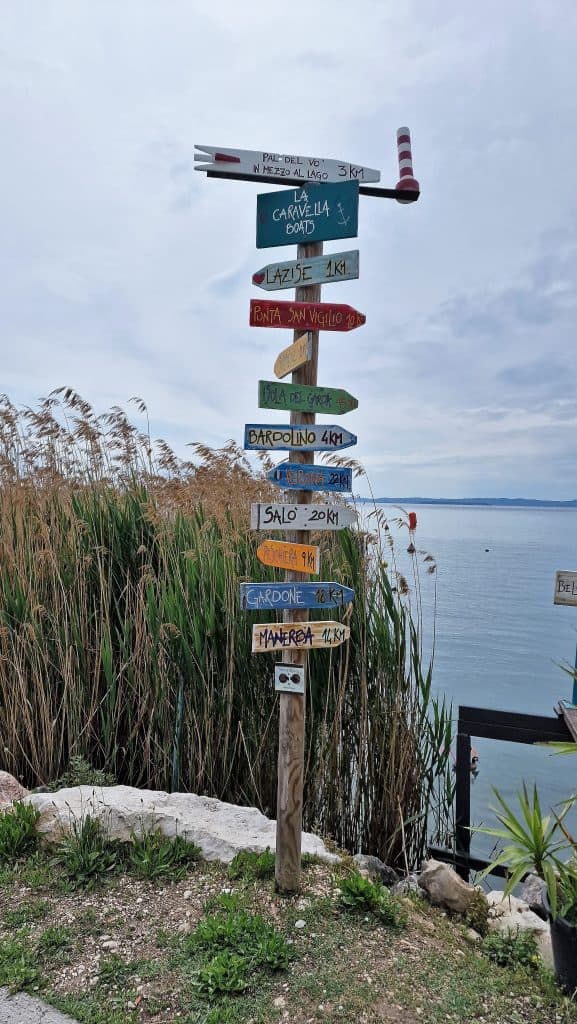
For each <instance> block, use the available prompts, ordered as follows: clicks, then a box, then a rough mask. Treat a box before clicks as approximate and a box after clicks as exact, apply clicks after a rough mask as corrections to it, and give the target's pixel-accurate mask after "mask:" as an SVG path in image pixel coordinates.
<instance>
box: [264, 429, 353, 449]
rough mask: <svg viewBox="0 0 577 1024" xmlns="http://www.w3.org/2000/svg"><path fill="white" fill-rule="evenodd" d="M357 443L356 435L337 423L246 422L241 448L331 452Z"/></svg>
mask: <svg viewBox="0 0 577 1024" xmlns="http://www.w3.org/2000/svg"><path fill="white" fill-rule="evenodd" d="M356 443H357V437H356V434H351V432H350V430H345V429H344V428H343V427H339V426H338V424H336V423H329V424H328V425H327V424H324V423H284V424H278V423H273V424H270V423H247V424H246V426H245V428H244V447H245V449H247V450H248V451H254V452H266V451H271V450H272V451H274V450H276V451H292V450H293V449H294V450H295V451H300V452H315V451H325V452H334V451H336V450H337V449H338V448H350V446H351V445H353V444H356Z"/></svg>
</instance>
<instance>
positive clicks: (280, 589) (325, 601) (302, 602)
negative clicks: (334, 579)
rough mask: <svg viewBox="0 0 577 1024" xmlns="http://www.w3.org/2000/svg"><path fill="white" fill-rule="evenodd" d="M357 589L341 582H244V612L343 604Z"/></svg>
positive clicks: (334, 606) (242, 590) (336, 606)
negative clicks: (352, 588) (344, 585)
mask: <svg viewBox="0 0 577 1024" xmlns="http://www.w3.org/2000/svg"><path fill="white" fill-rule="evenodd" d="M354 597H355V592H354V590H351V588H350V587H343V586H341V584H340V583H241V584H240V606H241V608H242V610H243V611H245V612H252V611H254V612H257V611H262V610H263V609H265V608H344V606H345V605H347V604H350V602H351V601H353V600H354Z"/></svg>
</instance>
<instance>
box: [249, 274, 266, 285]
mask: <svg viewBox="0 0 577 1024" xmlns="http://www.w3.org/2000/svg"><path fill="white" fill-rule="evenodd" d="M263 281H264V274H253V275H252V283H253V284H262V282H263Z"/></svg>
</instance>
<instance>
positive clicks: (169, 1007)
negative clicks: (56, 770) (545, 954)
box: [0, 864, 577, 1024]
mask: <svg viewBox="0 0 577 1024" xmlns="http://www.w3.org/2000/svg"><path fill="white" fill-rule="evenodd" d="M23 870H24V864H20V865H19V866H18V867H17V868H16V869H15V872H14V875H15V884H14V886H13V887H12V888H11V889H10V890H9V891H6V892H5V893H4V894H3V899H4V901H5V902H4V906H3V910H4V909H6V910H10V911H19V910H21V909H23V910H24V912H25V914H26V915H27V916H28V918H30V917H31V918H32V920H30V919H29V920H28V923H27V924H26V925H25V926H23V927H21V928H18V929H17V930H14V928H13V927H12V926H11V925H10V924H7V923H6V922H5V921H4V918H3V917H2V918H1V919H0V984H4V985H7V986H9V987H10V988H12V989H13V990H17V989H25V990H27V991H30V992H32V993H35V992H39V993H40V994H42V996H43V997H44V998H46V999H47V1000H48V1001H49V1002H51V1003H52V1004H54V1005H56V1006H58V1008H60V1009H61V1010H62V1011H66V1012H68V1013H69V1014H71V1015H73V1018H74V1019H76V1020H78V1021H80V1024H110V1022H114V1024H133V1022H136V1021H137V1020H142V1019H147V1020H150V1021H151V1024H161V1022H162V1024H165V1022H168V1021H170V1022H171V1024H172V1022H173V1021H174V1022H176V1021H179V1022H180V1024H182V1022H188V1024H206V1022H207V1021H213V1022H218V1021H223V1022H225V1024H249V1022H252V1024H274V1022H275V1021H282V1020H283V1019H287V1020H297V1021H301V1020H302V1021H305V1020H314V1021H318V1022H319V1024H320V1021H327V1022H334V1024H336V1022H339V1024H359V1022H360V1021H365V1022H366V1024H377V1022H380V1021H382V1020H387V1014H389V1013H393V1017H392V1019H393V1020H394V1021H395V1024H397V1021H396V1019H395V1016H394V1014H397V1017H398V1020H399V1021H400V1020H407V1021H411V1024H413V1022H414V1021H417V1020H423V1021H426V1022H427V1024H461V1022H465V1021H471V1022H472V1021H476V1020H480V1019H483V1021H484V1022H485V1024H504V1022H505V1021H506V1022H507V1024H544V1021H547V1022H549V1021H551V1022H552V1024H553V1022H555V1024H577V1006H576V1005H575V1004H571V1003H570V1002H569V1001H567V1000H566V999H564V998H563V997H562V995H561V994H560V993H559V991H558V989H557V988H556V986H555V985H554V984H553V981H552V978H551V976H550V975H549V974H548V973H547V972H546V971H545V970H544V969H543V968H542V967H536V966H535V965H534V964H533V963H532V962H530V951H527V950H525V951H523V950H521V948H520V946H519V945H518V944H517V948H516V949H513V953H512V955H511V954H510V952H509V953H508V954H507V957H504V956H503V949H504V946H505V944H504V943H503V942H502V941H501V942H500V943H499V947H500V948H499V950H498V951H497V959H498V960H500V962H503V963H506V965H505V966H499V964H498V963H497V962H496V959H495V958H493V959H489V956H488V955H487V954H486V953H485V952H483V951H482V950H481V949H480V947H475V948H472V947H470V946H469V945H468V944H467V943H466V942H465V941H464V940H463V938H462V930H463V929H462V926H461V925H457V924H455V922H454V921H451V920H449V919H448V918H446V917H444V916H443V915H442V914H441V913H440V912H439V911H437V910H435V909H434V908H433V909H432V908H430V907H429V906H428V905H427V904H426V903H425V902H424V901H422V900H420V901H404V903H403V909H404V910H405V912H406V914H407V918H408V920H407V923H406V927H405V928H404V929H403V931H402V932H399V931H397V930H395V929H394V928H393V929H391V928H389V927H386V926H385V925H384V924H383V922H382V920H381V918H380V915H379V914H378V913H377V914H375V912H374V905H373V903H374V899H375V898H376V906H377V908H378V906H379V901H380V897H381V893H380V890H379V887H378V886H376V887H375V889H371V888H367V887H366V886H360V885H359V884H357V883H355V884H353V885H351V884H350V883H351V878H354V876H353V875H351V873H350V870H347V869H345V868H344V867H343V868H339V869H333V868H327V867H323V866H320V867H319V868H318V870H317V871H315V873H314V878H312V877H311V878H308V879H307V880H306V881H305V887H304V891H303V893H302V895H301V897H299V898H291V899H286V898H285V897H281V896H278V895H276V894H275V893H274V889H273V887H272V886H271V885H270V883H269V882H268V881H266V880H265V881H264V882H257V881H255V880H254V879H239V880H237V882H236V883H235V891H234V892H226V891H225V892H223V891H222V889H223V888H226V887H227V886H228V885H229V884H230V880H229V879H228V875H227V870H226V868H225V867H224V866H219V865H215V864H211V865H208V864H202V865H201V866H200V867H199V869H197V870H196V871H195V872H193V873H192V874H191V876H190V880H189V879H188V878H187V880H186V883H181V885H186V886H189V887H190V888H191V890H192V894H193V895H192V897H191V898H187V900H186V901H185V903H184V904H182V903H180V902H179V896H178V889H176V888H175V887H174V886H173V885H172V883H171V882H169V881H167V880H164V881H162V880H160V881H159V880H156V881H155V882H154V883H150V882H148V881H146V882H143V881H142V880H139V879H135V878H134V876H132V875H131V874H130V873H125V874H124V875H122V876H112V877H111V879H110V882H109V884H108V885H107V886H105V887H103V888H101V889H100V890H98V892H97V893H94V892H93V891H92V890H90V891H89V892H88V893H87V894H86V895H84V894H83V893H82V891H81V892H80V893H79V892H77V891H74V892H72V893H70V894H62V893H61V892H60V890H59V888H58V886H57V885H56V884H54V885H53V886H52V888H51V889H50V890H49V891H48V892H47V893H46V894H45V895H44V896H43V902H44V901H45V902H46V903H47V904H48V913H47V915H46V916H45V917H42V918H41V917H40V915H39V913H38V914H37V913H36V912H35V911H34V909H33V911H32V913H30V905H31V904H32V907H33V908H34V904H35V903H38V901H36V900H31V898H30V895H29V894H28V895H26V896H24V895H23V894H22V893H21V889H20V873H21V872H22V871H23ZM335 872H336V873H335ZM347 879H348V881H349V885H348V886H344V892H345V893H347V894H348V895H349V896H351V897H354V899H353V904H352V905H351V906H349V907H343V905H342V903H341V896H342V895H343V892H342V889H341V886H339V883H342V882H345V881H347ZM365 881H366V880H365ZM158 890H159V891H158ZM375 893H376V897H375ZM137 898H138V899H143V903H142V904H136V899H137ZM148 900H151V901H154V907H155V908H156V909H155V910H154V912H153V911H152V910H151V909H148V912H147V913H145V914H142V920H141V921H140V920H139V919H138V918H137V916H136V912H135V908H136V906H142V907H143V908H146V906H147V901H148ZM8 901H9V902H8ZM87 902H88V903H90V905H87ZM152 905H153V903H150V904H149V906H150V907H152ZM203 906H204V908H205V909H204V910H203ZM184 907H186V908H187V909H188V908H192V909H193V921H194V923H192V922H191V927H192V930H191V932H190V933H188V934H187V933H182V932H181V931H180V930H178V931H177V930H176V928H177V925H179V924H180V923H185V922H187V921H188V920H190V919H189V918H186V916H185V913H184ZM197 914H200V915H201V916H200V918H197V917H196V915H197ZM64 915H65V918H66V923H64ZM299 918H301V919H302V920H303V921H304V927H299V928H298V929H297V928H295V924H296V922H297V920H298V919H299ZM425 919H426V920H425ZM135 924H136V925H137V930H136V932H134V933H133V931H132V927H131V926H132V925H135ZM425 924H426V927H425V926H424V925H425ZM104 932H109V933H110V934H111V935H113V936H114V938H118V939H119V941H120V942H121V950H119V952H117V953H109V952H107V951H105V950H104V949H103V948H101V947H100V944H99V941H100V940H99V937H100V936H102V935H103V933H104ZM93 937H96V943H89V941H88V940H89V939H90V938H93ZM155 939H156V946H155V949H154V950H153V951H152V952H147V953H146V954H145V955H143V953H142V950H143V946H142V943H143V942H144V943H145V944H146V945H147V946H149V945H150V944H151V943H154V942H155ZM514 945H515V944H514ZM88 950H90V952H89V953H88ZM97 951H99V952H100V961H99V967H98V972H97V976H96V979H95V980H96V987H95V988H91V987H90V986H87V987H86V988H85V990H83V991H82V992H79V993H77V994H74V995H72V994H68V995H65V994H64V993H63V991H62V988H61V986H62V980H63V971H62V965H63V963H64V962H66V964H67V965H68V964H69V965H70V966H71V967H72V968H73V969H74V967H75V965H76V964H78V963H83V964H86V963H87V962H89V963H90V964H91V965H92V967H93V970H95V969H96V968H95V964H96V961H95V957H94V954H95V952H97ZM488 952H489V951H487V953H488ZM527 952H528V956H529V962H525V961H526V959H527V958H526V956H525V953H527ZM87 957H88V961H87ZM145 957H146V958H145ZM72 977H74V974H72ZM137 979H140V982H139V981H137ZM141 983H142V986H143V989H142V990H143V991H144V993H145V995H144V998H143V1001H142V1002H141V1003H140V1005H139V1007H138V1009H137V1010H133V1009H131V1008H130V1006H129V1005H128V1004H129V1002H131V1001H132V1002H134V1001H135V1000H136V999H137V998H138V990H137V986H139V988H140V984H141ZM279 998H280V1003H279ZM319 1007H322V1010H321V1009H319ZM393 1011H394V1012H393ZM418 1011H420V1012H418ZM284 1013H286V1014H287V1017H286V1018H283V1014H284Z"/></svg>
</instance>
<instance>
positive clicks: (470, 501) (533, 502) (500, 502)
mask: <svg viewBox="0 0 577 1024" xmlns="http://www.w3.org/2000/svg"><path fill="white" fill-rule="evenodd" d="M358 500H359V499H358ZM360 500H361V501H372V500H373V499H372V498H361V499H360ZM374 500H375V501H376V502H377V504H383V505H497V506H500V507H504V508H577V498H573V499H572V500H571V501H549V500H547V499H545V498H375V499H374Z"/></svg>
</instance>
